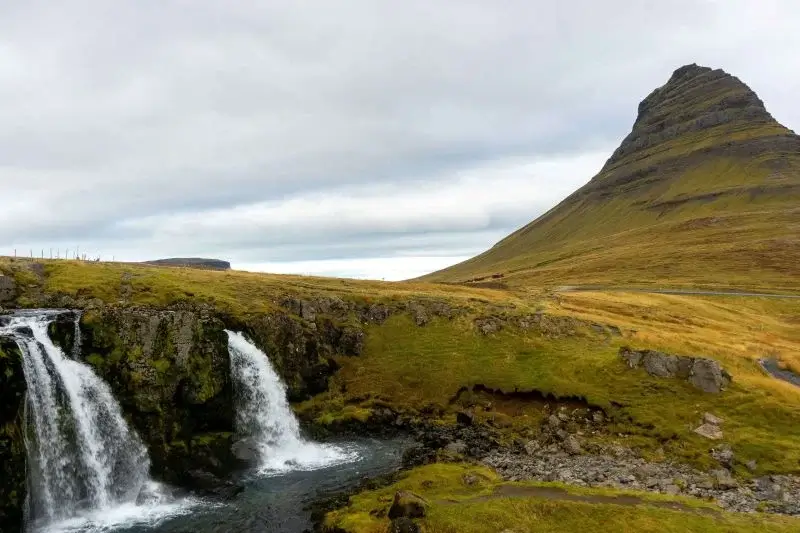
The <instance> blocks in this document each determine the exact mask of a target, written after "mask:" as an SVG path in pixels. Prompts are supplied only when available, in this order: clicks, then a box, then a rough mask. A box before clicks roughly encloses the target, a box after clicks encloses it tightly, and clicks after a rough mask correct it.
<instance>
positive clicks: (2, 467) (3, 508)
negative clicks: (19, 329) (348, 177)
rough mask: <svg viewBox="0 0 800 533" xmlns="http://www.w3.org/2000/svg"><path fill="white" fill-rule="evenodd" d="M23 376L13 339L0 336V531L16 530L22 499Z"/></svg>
mask: <svg viewBox="0 0 800 533" xmlns="http://www.w3.org/2000/svg"><path fill="white" fill-rule="evenodd" d="M25 388H26V386H25V377H24V375H23V371H22V354H21V353H20V351H19V348H18V347H17V345H16V343H15V342H14V341H12V340H11V339H8V338H3V337H0V479H2V482H0V531H19V530H20V529H21V526H22V507H23V504H24V502H25V493H26V492H25V491H26V489H25V440H24V438H23V430H22V428H23V402H24V400H25Z"/></svg>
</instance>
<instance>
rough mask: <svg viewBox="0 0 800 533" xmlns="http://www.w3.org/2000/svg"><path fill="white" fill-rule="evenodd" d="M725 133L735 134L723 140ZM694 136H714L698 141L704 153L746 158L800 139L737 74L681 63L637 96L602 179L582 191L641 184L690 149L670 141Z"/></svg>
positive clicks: (792, 146)
mask: <svg viewBox="0 0 800 533" xmlns="http://www.w3.org/2000/svg"><path fill="white" fill-rule="evenodd" d="M726 132H736V133H737V137H736V138H733V137H730V138H726V137H727V136H726V135H725V133H726ZM743 132H748V134H745V133H743ZM698 137H700V138H703V139H706V140H712V141H713V140H716V139H719V140H718V141H717V142H716V143H714V142H711V143H709V142H706V143H703V144H702V145H701V146H702V150H700V152H701V155H703V156H704V157H707V156H708V154H709V152H712V151H717V152H720V153H723V152H724V153H726V154H727V155H729V156H737V155H739V156H742V157H748V158H749V157H753V156H756V155H759V154H761V153H764V152H769V151H771V152H776V151H777V152H781V151H788V152H792V151H797V150H798V149H800V137H798V136H797V135H795V134H794V133H793V132H792V131H791V130H789V129H787V128H784V127H782V126H781V125H780V124H778V122H777V121H776V120H775V119H774V118H773V117H772V115H770V114H769V112H767V110H766V108H765V107H764V103H763V102H762V101H761V99H760V98H759V97H758V95H756V93H755V92H753V91H752V90H751V89H750V88H749V87H748V86H747V85H746V84H744V83H743V82H742V81H741V80H739V78H737V77H735V76H732V75H730V74H728V73H726V72H725V71H723V70H721V69H711V68H708V67H702V66H698V65H696V64H691V65H685V66H683V67H680V68H678V69H677V70H675V72H673V74H672V76H671V77H670V79H669V80H668V81H667V83H666V84H664V85H663V86H661V87H659V88H658V89H656V90H654V91H653V92H652V93H650V94H649V95H648V96H647V97H646V98H645V99H644V100H642V102H641V103H640V104H639V110H638V116H637V118H636V122H635V123H634V125H633V128H632V130H631V132H630V133H629V134H628V136H627V137H625V139H624V140H623V141H622V144H621V145H620V146H619V147H618V148H617V149H616V150H615V151H614V153H613V154H612V156H611V157H610V158H609V159H608V161H607V162H606V165H605V166H604V167H603V170H602V171H601V173H600V175H599V176H602V179H595V180H592V182H590V184H589V186H588V187H587V188H586V190H585V192H589V191H599V190H601V189H603V190H605V189H610V188H612V187H616V186H620V185H622V186H626V187H627V186H630V184H633V183H637V182H639V183H646V182H647V181H648V179H649V176H650V175H651V174H653V173H659V172H661V173H663V171H664V169H665V166H672V167H675V166H679V165H681V164H685V163H686V157H687V156H689V154H690V153H691V149H690V150H689V152H688V153H687V152H685V151H678V152H674V151H670V148H671V147H672V146H673V145H672V144H671V143H673V142H674V141H677V140H683V139H691V138H698ZM698 144H699V143H698ZM698 149H699V148H698ZM645 159H647V160H648V162H649V165H647V166H645V167H642V166H641V165H640V164H639V162H640V161H643V160H645ZM657 160H660V163H659V164H658V165H656V164H654V163H655V161H657Z"/></svg>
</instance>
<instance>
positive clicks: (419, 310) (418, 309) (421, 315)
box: [409, 303, 431, 327]
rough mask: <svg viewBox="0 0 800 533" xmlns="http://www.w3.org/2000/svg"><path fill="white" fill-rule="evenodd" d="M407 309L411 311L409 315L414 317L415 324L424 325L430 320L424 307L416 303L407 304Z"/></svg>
mask: <svg viewBox="0 0 800 533" xmlns="http://www.w3.org/2000/svg"><path fill="white" fill-rule="evenodd" d="M409 311H411V317H412V318H413V319H414V323H415V324H416V325H417V326H420V327H421V326H424V325H425V324H427V323H428V322H430V320H431V318H430V316H428V312H427V311H426V309H425V308H424V307H423V306H422V305H420V304H418V303H413V304H411V305H409Z"/></svg>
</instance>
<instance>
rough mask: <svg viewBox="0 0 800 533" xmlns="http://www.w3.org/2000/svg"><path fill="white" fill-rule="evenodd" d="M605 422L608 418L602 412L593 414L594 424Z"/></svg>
mask: <svg viewBox="0 0 800 533" xmlns="http://www.w3.org/2000/svg"><path fill="white" fill-rule="evenodd" d="M605 420H606V417H605V415H604V414H603V412H602V411H595V412H594V413H592V422H594V423H595V424H602V423H603V422H605Z"/></svg>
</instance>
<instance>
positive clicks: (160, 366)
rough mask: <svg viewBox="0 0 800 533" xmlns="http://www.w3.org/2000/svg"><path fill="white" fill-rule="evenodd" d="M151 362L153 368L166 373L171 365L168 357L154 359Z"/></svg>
mask: <svg viewBox="0 0 800 533" xmlns="http://www.w3.org/2000/svg"><path fill="white" fill-rule="evenodd" d="M151 364H152V365H153V368H155V369H156V370H157V371H158V372H159V373H160V374H166V373H167V372H168V371H169V369H170V367H171V366H172V363H170V361H169V359H166V358H164V357H162V358H160V359H156V360H155V361H153V362H152V363H151Z"/></svg>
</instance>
